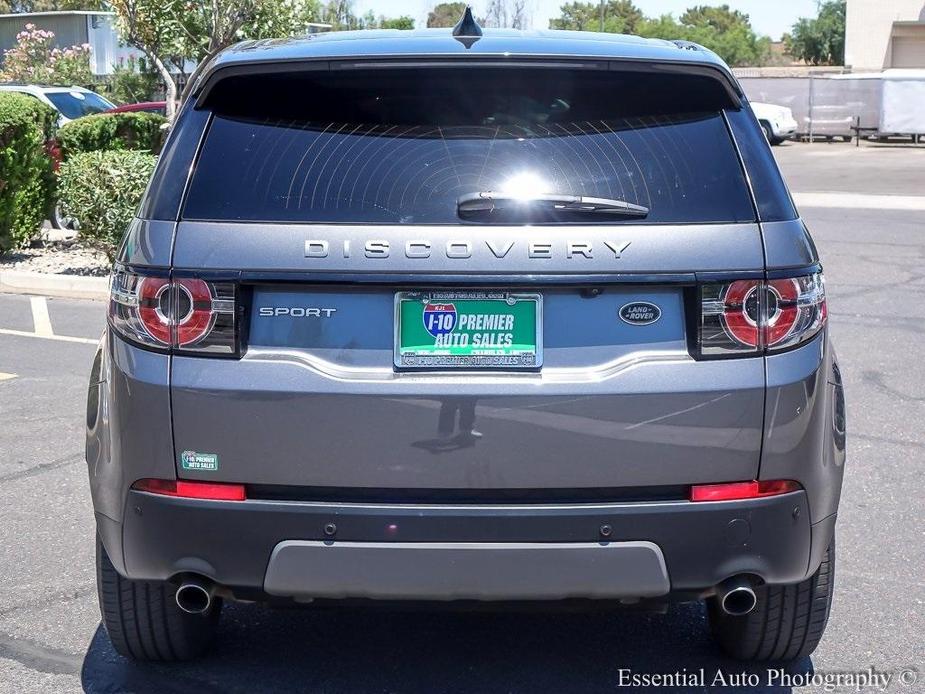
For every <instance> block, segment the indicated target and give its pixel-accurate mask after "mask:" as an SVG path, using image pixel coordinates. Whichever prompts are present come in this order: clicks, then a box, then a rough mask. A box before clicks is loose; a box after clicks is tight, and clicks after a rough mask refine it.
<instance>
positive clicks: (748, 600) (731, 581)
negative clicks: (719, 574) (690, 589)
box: [716, 576, 758, 617]
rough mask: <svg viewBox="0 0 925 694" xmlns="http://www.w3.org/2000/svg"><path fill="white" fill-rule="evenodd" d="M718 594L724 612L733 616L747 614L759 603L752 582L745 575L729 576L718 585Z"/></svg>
mask: <svg viewBox="0 0 925 694" xmlns="http://www.w3.org/2000/svg"><path fill="white" fill-rule="evenodd" d="M716 596H717V598H718V599H719V604H720V607H722V608H723V612H725V613H726V614H728V615H732V616H733V617H742V616H744V615H747V614H748V613H749V612H751V611H752V610H754V609H755V605H757V604H758V597H757V596H756V595H755V590H754V589H753V588H752V583H751V581H749V580H748V579H747V578H745V577H744V576H733V577H732V578H727V579H726V580H725V581H723V582H722V583H720V584H719V586H718V587H717V589H716Z"/></svg>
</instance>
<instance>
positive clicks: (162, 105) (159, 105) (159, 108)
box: [104, 101, 167, 116]
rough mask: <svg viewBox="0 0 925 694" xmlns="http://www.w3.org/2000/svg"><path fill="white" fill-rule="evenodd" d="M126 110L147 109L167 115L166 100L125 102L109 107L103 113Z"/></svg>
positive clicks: (150, 111)
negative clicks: (136, 102) (121, 104)
mask: <svg viewBox="0 0 925 694" xmlns="http://www.w3.org/2000/svg"><path fill="white" fill-rule="evenodd" d="M126 111H147V112H149V113H159V114H161V115H162V116H166V115H167V102H166V101H143V102H141V103H138V104H125V105H123V106H116V107H115V108H111V109H109V110H108V111H104V113H125V112H126Z"/></svg>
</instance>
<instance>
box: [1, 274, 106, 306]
mask: <svg viewBox="0 0 925 694" xmlns="http://www.w3.org/2000/svg"><path fill="white" fill-rule="evenodd" d="M0 292H6V293H8V294H40V295H42V296H60V297H64V298H67V299H98V300H106V299H108V298H109V278H108V277H81V276H79V275H50V274H46V273H44V272H18V271H16V270H2V271H0Z"/></svg>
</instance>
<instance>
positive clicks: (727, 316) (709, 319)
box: [698, 273, 827, 357]
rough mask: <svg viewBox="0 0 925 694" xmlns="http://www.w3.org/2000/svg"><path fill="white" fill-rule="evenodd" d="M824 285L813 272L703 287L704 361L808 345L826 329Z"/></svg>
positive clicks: (701, 344)
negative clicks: (718, 357)
mask: <svg viewBox="0 0 925 694" xmlns="http://www.w3.org/2000/svg"><path fill="white" fill-rule="evenodd" d="M824 282H825V280H824V279H823V277H822V273H814V274H812V275H804V276H801V277H793V278H789V277H788V278H782V279H771V280H767V281H764V280H757V279H756V280H736V281H734V282H729V283H728V284H705V285H702V286H701V288H700V303H701V320H700V333H699V340H698V348H699V356H701V357H711V356H730V355H734V354H737V353H738V354H749V353H757V352H759V351H760V350H762V349H765V350H767V351H771V352H773V351H776V350H780V349H784V348H786V347H791V346H793V345H796V344H799V343H801V342H805V341H806V340H808V339H810V338H811V337H813V336H814V335H815V334H816V333H818V332H819V330H821V329H822V327H823V326H824V325H825V321H826V315H827V314H826V306H825V284H824Z"/></svg>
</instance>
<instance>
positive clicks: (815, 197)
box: [793, 193, 925, 211]
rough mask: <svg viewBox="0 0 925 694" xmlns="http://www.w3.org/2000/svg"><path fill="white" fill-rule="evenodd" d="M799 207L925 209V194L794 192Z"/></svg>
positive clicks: (794, 198)
mask: <svg viewBox="0 0 925 694" xmlns="http://www.w3.org/2000/svg"><path fill="white" fill-rule="evenodd" d="M793 200H794V202H796V204H797V205H798V206H799V207H825V208H840V209H855V210H912V211H925V195H865V194H863V193H794V194H793Z"/></svg>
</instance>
